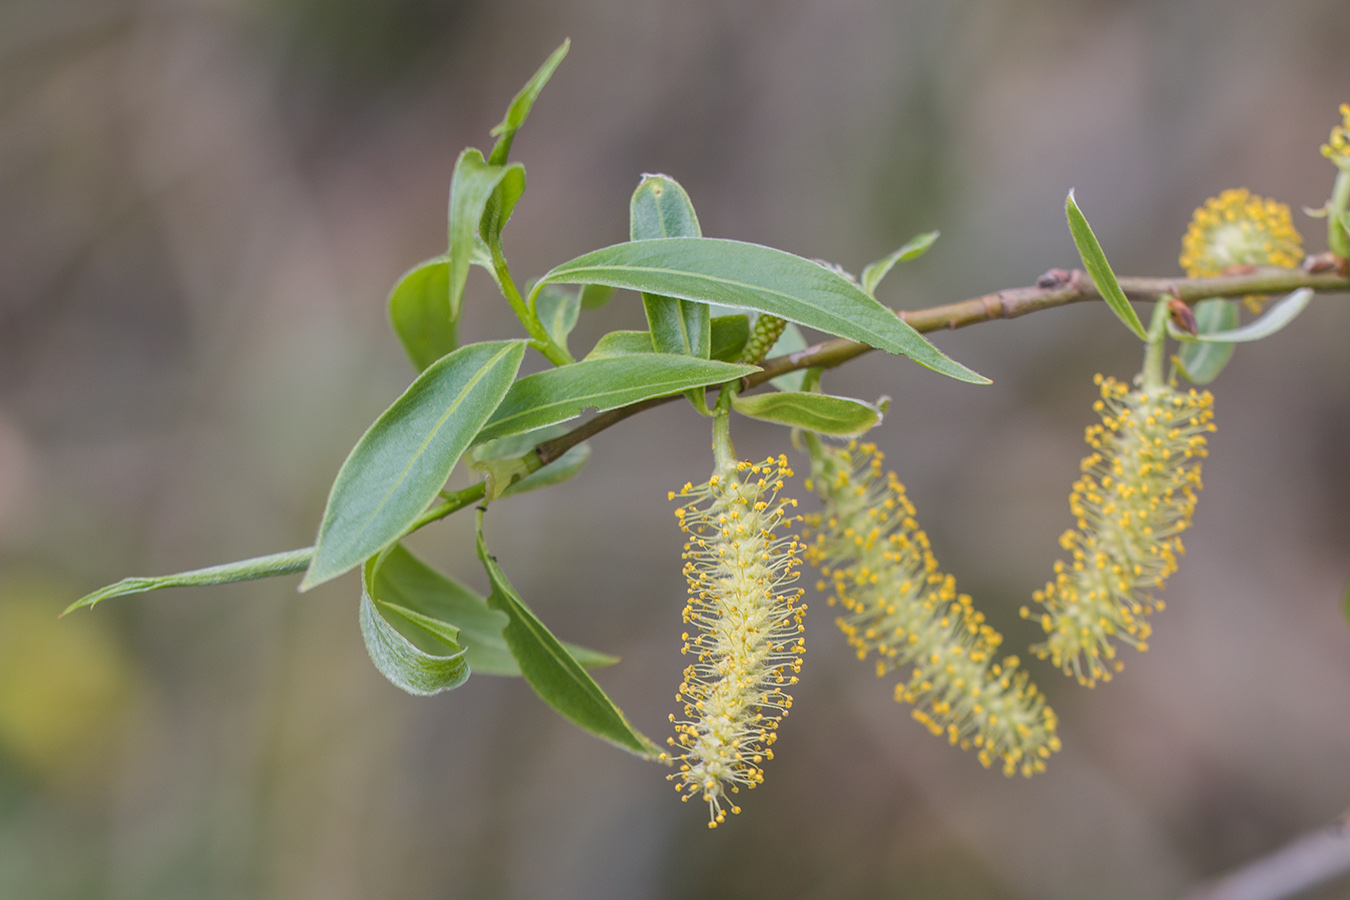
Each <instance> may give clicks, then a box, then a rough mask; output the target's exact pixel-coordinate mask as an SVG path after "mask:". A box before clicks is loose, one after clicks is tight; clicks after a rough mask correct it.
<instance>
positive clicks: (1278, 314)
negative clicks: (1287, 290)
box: [1167, 288, 1313, 344]
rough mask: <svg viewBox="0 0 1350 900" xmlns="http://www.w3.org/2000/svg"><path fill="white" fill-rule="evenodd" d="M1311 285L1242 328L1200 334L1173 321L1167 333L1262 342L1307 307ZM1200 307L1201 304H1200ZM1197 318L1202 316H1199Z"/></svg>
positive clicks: (1180, 337) (1191, 338)
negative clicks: (1184, 329) (1188, 331)
mask: <svg viewBox="0 0 1350 900" xmlns="http://www.w3.org/2000/svg"><path fill="white" fill-rule="evenodd" d="M1312 298H1313V290H1312V288H1299V289H1298V290H1296V291H1294V292H1293V293H1292V294H1290V295H1289V296H1288V297H1285V298H1284V299H1283V300H1280V301H1278V302H1276V303H1273V304H1271V307H1270V309H1268V310H1266V313H1265V315H1263V316H1262V317H1261V318H1259V319H1257V320H1256V321H1255V322H1248V323H1247V324H1246V325H1243V326H1242V327H1241V328H1232V329H1228V330H1224V331H1215V332H1212V333H1210V334H1205V333H1201V334H1198V335H1193V334H1189V333H1187V332H1185V331H1182V330H1180V329H1179V328H1177V327H1176V326H1175V325H1173V324H1172V323H1171V322H1170V321H1169V322H1168V323H1167V324H1168V329H1167V330H1168V332H1169V333H1170V334H1171V335H1172V337H1174V338H1176V339H1177V340H1179V341H1187V342H1199V343H1211V344H1245V343H1248V342H1249V341H1259V340H1261V339H1262V338H1268V337H1270V336H1271V335H1272V334H1275V333H1276V332H1277V331H1280V330H1281V329H1282V328H1284V326H1286V325H1288V324H1289V323H1290V322H1292V321H1294V319H1296V318H1298V316H1299V313H1301V312H1303V310H1305V309H1307V308H1308V304H1309V303H1311V302H1312ZM1197 306H1198V304H1197ZM1196 318H1197V320H1198V319H1199V316H1198V315H1197V316H1196Z"/></svg>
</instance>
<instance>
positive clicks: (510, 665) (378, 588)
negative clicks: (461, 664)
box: [371, 470, 619, 676]
mask: <svg viewBox="0 0 1350 900" xmlns="http://www.w3.org/2000/svg"><path fill="white" fill-rule="evenodd" d="M541 471H542V470H541ZM371 594H372V596H373V597H377V598H379V600H380V602H382V603H384V604H385V605H386V606H389V607H391V608H392V607H393V606H398V607H401V608H402V609H404V610H408V611H411V612H413V613H415V614H417V615H420V616H422V617H425V618H426V619H430V620H432V621H435V622H441V623H445V624H446V625H448V626H450V627H453V628H456V629H458V631H459V635H458V642H459V644H460V645H461V646H463V647H464V648H465V650H466V651H467V652H466V653H465V656H464V659H465V661H467V662H468V664H469V670H470V671H471V672H473V673H474V674H478V675H508V676H514V675H519V674H520V666H519V665H518V664H517V663H516V658H515V657H514V656H512V655H511V651H510V650H508V649H507V647H506V638H504V637H502V629H503V628H505V627H506V625H507V623H508V622H510V621H511V619H510V617H509V616H507V615H506V614H505V613H503V612H499V611H498V610H495V609H492V608H491V607H489V606H488V605H487V600H486V599H484V597H483V595H482V594H479V593H478V592H477V591H474V590H472V589H470V588H468V587H465V586H464V585H462V584H460V583H459V582H458V581H455V580H454V579H453V578H450V577H448V576H446V575H443V574H442V573H440V572H438V571H436V570H435V569H433V568H432V567H431V566H428V565H427V564H426V563H424V562H423V561H422V560H420V559H418V558H417V557H416V556H414V555H413V554H412V553H411V552H409V551H408V549H407V548H406V547H404V546H403V545H402V544H396V545H394V546H393V547H392V548H390V550H389V552H388V553H386V554H384V556H383V558H382V559H381V560H380V562H379V565H378V566H377V567H376V569H375V576H374V581H373V590H372V591H371ZM563 646H565V647H566V648H567V650H568V652H569V653H571V654H572V656H573V657H575V658H576V659H577V660H578V661H579V662H580V663H581V664H582V665H583V666H585V667H586V668H588V669H594V668H597V667H600V666H611V665H613V664H614V663H616V662H618V661H619V659H618V657H616V656H610V655H609V654H607V653H599V652H597V651H595V650H589V649H587V648H585V647H578V646H577V645H575V644H569V643H566V642H564V643H563Z"/></svg>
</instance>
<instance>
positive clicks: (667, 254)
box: [540, 238, 988, 384]
mask: <svg viewBox="0 0 1350 900" xmlns="http://www.w3.org/2000/svg"><path fill="white" fill-rule="evenodd" d="M540 281H541V282H544V283H560V284H608V285H612V286H613V287H620V288H626V289H628V290H634V291H644V292H647V293H655V294H662V295H664V296H668V297H678V298H680V299H683V300H696V301H698V302H700V303H720V304H722V305H723V306H730V307H733V308H735V309H753V310H757V311H759V312H766V313H769V314H771V315H775V316H780V317H781V318H784V319H787V320H788V321H790V322H797V323H799V324H801V325H808V326H810V327H811V328H816V329H818V330H820V331H823V332H825V333H827V334H834V335H839V336H840V337H846V338H851V339H853V340H855V341H861V342H863V343H865V344H869V345H870V346H873V347H877V348H879V349H882V350H885V351H887V352H889V353H897V354H901V355H903V356H908V357H909V358H910V359H913V360H914V361H915V362H918V363H921V364H922V365H925V366H927V367H928V368H930V369H933V370H934V371H937V372H941V373H942V374H944V375H949V376H951V377H952V378H956V379H958V380H960V381H967V382H971V383H974V384H987V383H988V379H987V378H984V377H983V376H981V375H977V374H976V373H974V372H972V371H970V370H969V369H967V368H966V367H965V366H963V365H961V364H960V363H957V362H953V361H952V360H950V359H948V358H947V357H946V356H944V355H943V354H942V352H941V351H939V350H938V349H937V348H936V347H934V346H933V345H932V344H930V343H928V341H927V340H925V339H924V338H923V336H922V335H920V334H919V333H918V332H917V331H915V330H914V329H913V328H911V327H910V326H909V325H906V324H905V323H904V322H902V321H901V320H900V318H899V317H898V316H897V315H896V314H895V313H894V312H892V311H891V310H889V309H887V308H886V307H884V306H882V305H881V304H880V303H878V302H877V301H876V300H874V299H872V298H871V297H869V296H867V294H866V293H864V292H863V290H862V288H860V287H859V286H858V285H856V284H854V283H853V282H851V281H849V280H848V279H847V278H845V277H844V276H842V275H840V274H839V273H837V272H833V271H831V270H829V269H827V268H825V267H824V266H821V265H820V264H818V263H814V262H811V261H810V260H809V259H802V258H801V257H800V256H793V255H792V254H791V253H784V252H783V251H782V250H774V249H773V248H771V247H761V246H759V245H758V244H746V243H741V242H740V241H727V240H721V239H718V238H660V239H657V240H650V241H630V242H629V243H626V244H616V245H614V246H613V247H606V248H604V249H602V250H596V251H593V252H591V253H587V254H586V255H584V256H579V257H577V258H576V259H574V260H571V261H570V262H565V263H563V264H562V265H560V266H558V267H556V268H554V269H553V270H552V271H551V272H549V273H548V274H546V275H545V276H544V277H543V278H542V279H540Z"/></svg>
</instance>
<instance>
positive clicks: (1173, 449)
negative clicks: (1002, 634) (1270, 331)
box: [1022, 375, 1214, 687]
mask: <svg viewBox="0 0 1350 900" xmlns="http://www.w3.org/2000/svg"><path fill="white" fill-rule="evenodd" d="M1096 383H1097V384H1098V385H1100V386H1101V399H1100V400H1098V401H1097V402H1096V404H1094V406H1093V409H1094V410H1095V411H1096V412H1097V413H1098V414H1099V415H1100V416H1101V419H1102V421H1101V424H1099V425H1092V426H1090V427H1089V428H1088V429H1087V436H1086V438H1087V442H1088V444H1089V445H1090V446H1091V447H1092V451H1093V452H1092V453H1090V454H1089V455H1088V456H1087V458H1086V459H1084V460H1083V464H1082V471H1083V475H1082V477H1080V478H1079V479H1078V481H1077V482H1075V483H1074V486H1073V492H1072V494H1071V495H1070V497H1069V508H1070V510H1071V511H1072V512H1073V515H1074V517H1075V518H1076V519H1077V527H1076V528H1074V529H1070V530H1069V531H1066V532H1065V533H1064V535H1063V537H1061V538H1060V544H1061V546H1062V547H1063V548H1064V549H1065V550H1066V551H1068V552H1069V554H1070V557H1069V559H1068V560H1067V561H1064V560H1061V561H1060V562H1057V563H1055V578H1054V580H1053V581H1051V582H1049V583H1048V584H1047V585H1046V586H1045V589H1044V590H1041V591H1037V592H1036V593H1035V595H1034V599H1035V600H1036V602H1037V603H1039V604H1040V605H1041V607H1042V610H1043V611H1042V612H1040V613H1034V612H1033V611H1032V610H1030V609H1028V608H1026V607H1023V608H1022V615H1023V617H1024V618H1039V620H1040V623H1041V626H1042V627H1043V628H1044V629H1045V631H1046V633H1047V635H1048V638H1047V639H1046V640H1045V641H1044V642H1043V643H1041V644H1038V645H1037V646H1035V647H1033V648H1032V651H1033V652H1034V653H1036V655H1037V656H1039V657H1041V658H1042V659H1045V658H1047V657H1048V658H1049V659H1050V661H1051V662H1053V663H1054V664H1055V665H1056V666H1058V667H1059V668H1060V669H1061V670H1062V671H1063V672H1064V673H1065V674H1066V675H1067V674H1071V675H1074V676H1076V677H1077V678H1078V680H1079V681H1080V682H1081V683H1083V684H1085V685H1088V686H1089V687H1091V686H1092V685H1094V684H1096V683H1097V682H1098V681H1109V680H1110V679H1111V674H1112V672H1113V671H1119V670H1120V668H1121V665H1122V664H1121V662H1120V661H1119V660H1118V659H1116V642H1117V641H1120V642H1123V643H1126V644H1130V645H1132V646H1134V647H1136V648H1137V649H1139V650H1146V649H1148V644H1147V641H1148V637H1149V634H1150V632H1151V629H1150V626H1149V623H1148V618H1147V617H1148V616H1149V615H1150V614H1151V613H1152V612H1154V611H1155V610H1158V609H1161V608H1162V605H1163V604H1162V601H1160V600H1157V599H1156V598H1155V597H1154V592H1155V591H1157V590H1160V589H1161V588H1162V586H1163V583H1164V582H1165V581H1166V580H1167V577H1168V576H1169V575H1171V574H1172V573H1173V572H1175V571H1176V568H1177V557H1178V556H1180V555H1181V554H1182V553H1184V552H1185V548H1184V546H1183V545H1182V543H1181V533H1182V532H1183V531H1185V530H1186V529H1187V528H1188V527H1190V524H1191V516H1192V514H1193V513H1194V511H1195V501H1196V495H1197V493H1198V492H1199V490H1200V486H1201V484H1200V461H1201V460H1202V459H1204V457H1205V455H1206V450H1205V435H1206V434H1207V433H1208V432H1211V431H1213V430H1214V423H1213V418H1214V413H1213V397H1211V395H1210V393H1209V392H1208V391H1204V392H1197V391H1195V390H1190V391H1187V392H1182V391H1178V390H1177V389H1176V388H1175V387H1173V386H1171V385H1163V386H1161V387H1159V388H1157V389H1154V390H1145V389H1143V388H1134V389H1133V390H1131V389H1130V388H1128V387H1127V386H1126V385H1124V384H1122V383H1121V382H1119V381H1116V380H1115V379H1114V378H1103V377H1102V376H1100V375H1098V376H1097V377H1096Z"/></svg>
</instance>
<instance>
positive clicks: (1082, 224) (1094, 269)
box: [1064, 191, 1148, 341]
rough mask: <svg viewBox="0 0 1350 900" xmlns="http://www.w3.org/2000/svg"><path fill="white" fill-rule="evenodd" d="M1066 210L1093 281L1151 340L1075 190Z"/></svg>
mask: <svg viewBox="0 0 1350 900" xmlns="http://www.w3.org/2000/svg"><path fill="white" fill-rule="evenodd" d="M1064 212H1065V214H1066V215H1067V216H1068V217H1069V232H1070V233H1071V234H1073V242H1074V244H1075V245H1077V247H1078V255H1079V256H1081V257H1082V258H1083V268H1085V269H1087V272H1088V274H1089V275H1091V276H1092V283H1093V284H1095V285H1096V286H1097V292H1098V293H1099V294H1101V295H1102V299H1103V300H1105V301H1106V305H1107V306H1109V307H1111V311H1112V312H1113V313H1115V314H1116V316H1117V317H1119V319H1120V321H1122V322H1124V323H1125V326H1126V327H1127V328H1129V329H1130V330H1131V331H1133V332H1134V333H1135V336H1136V337H1138V338H1139V340H1141V341H1142V340H1147V338H1148V335H1147V334H1145V333H1144V323H1142V322H1140V321H1139V315H1138V314H1137V313H1136V312H1135V311H1134V307H1133V306H1131V305H1130V301H1129V300H1127V299H1126V297H1125V292H1124V291H1123V290H1121V289H1120V282H1118V281H1116V273H1115V272H1112V271H1111V264H1110V263H1108V262H1107V261H1106V254H1105V253H1103V252H1102V245H1101V244H1099V243H1097V236H1096V235H1095V234H1093V233H1092V227H1091V226H1089V225H1088V222H1087V219H1085V218H1084V217H1083V213H1082V212H1081V211H1080V210H1079V209H1078V204H1077V203H1076V202H1075V201H1074V199H1073V191H1069V196H1068V199H1066V200H1065V201H1064Z"/></svg>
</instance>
